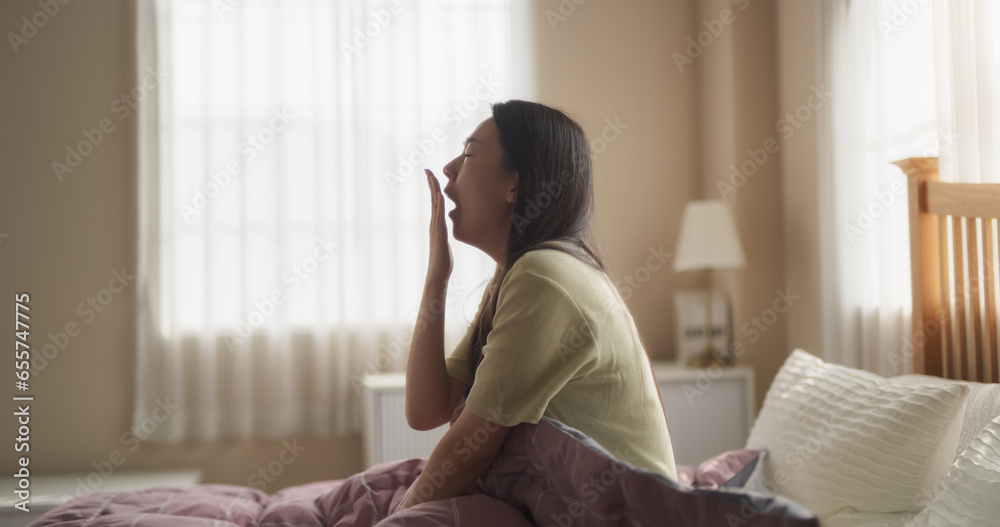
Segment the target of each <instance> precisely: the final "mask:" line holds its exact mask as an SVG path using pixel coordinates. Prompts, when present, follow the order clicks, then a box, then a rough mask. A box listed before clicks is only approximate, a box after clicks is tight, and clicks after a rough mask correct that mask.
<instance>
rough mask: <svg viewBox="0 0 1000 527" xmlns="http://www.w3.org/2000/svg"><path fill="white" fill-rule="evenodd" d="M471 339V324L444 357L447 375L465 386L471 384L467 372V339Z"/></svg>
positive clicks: (470, 375)
mask: <svg viewBox="0 0 1000 527" xmlns="http://www.w3.org/2000/svg"><path fill="white" fill-rule="evenodd" d="M470 340H472V325H471V324H470V325H469V330H468V331H466V332H465V336H464V337H462V340H460V341H459V342H458V345H457V346H455V349H453V350H452V351H451V354H450V355H448V356H447V357H445V358H444V365H445V368H446V369H447V370H448V376H449V377H451V378H452V379H455V380H458V381H461V382H462V383H463V384H465V385H466V386H472V374H471V373H469V341H470Z"/></svg>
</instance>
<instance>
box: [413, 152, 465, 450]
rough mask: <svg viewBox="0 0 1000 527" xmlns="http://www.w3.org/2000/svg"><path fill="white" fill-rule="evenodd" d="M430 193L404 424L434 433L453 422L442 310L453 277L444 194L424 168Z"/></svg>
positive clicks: (450, 384)
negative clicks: (427, 250)
mask: <svg viewBox="0 0 1000 527" xmlns="http://www.w3.org/2000/svg"><path fill="white" fill-rule="evenodd" d="M425 172H426V173H427V184H428V186H429V187H430V191H431V225H430V253H429V254H430V257H429V260H428V262H427V279H426V281H425V283H424V295H423V298H422V299H421V300H420V312H419V313H418V315H417V323H416V326H415V327H414V329H413V338H412V339H411V340H410V355H409V357H407V359H406V422H407V423H409V425H410V427H411V428H414V429H416V430H431V429H432V428H436V427H438V426H440V425H442V424H444V423H447V422H448V421H450V420H451V414H452V410H454V402H452V403H451V406H450V407H449V406H448V404H449V401H452V400H453V397H452V393H453V392H454V391H455V390H454V387H453V385H452V383H453V382H457V381H450V377H448V369H447V368H446V367H445V362H444V306H445V300H446V297H447V296H448V278H449V277H451V270H452V265H453V264H452V258H451V246H450V245H449V244H448V228H447V226H446V225H445V220H444V196H442V194H441V187H440V186H439V185H438V181H437V178H435V177H434V174H433V173H431V171H430V170H426V169H425Z"/></svg>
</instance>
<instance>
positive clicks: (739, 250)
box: [674, 200, 745, 368]
mask: <svg viewBox="0 0 1000 527" xmlns="http://www.w3.org/2000/svg"><path fill="white" fill-rule="evenodd" d="M744 263H745V260H744V257H743V247H742V246H741V245H740V238H739V235H738V234H737V233H736V224H735V223H734V222H733V216H732V214H730V212H729V208H728V207H726V204H725V203H723V202H722V201H721V200H704V201H690V202H688V204H687V205H685V207H684V217H683V218H682V219H681V233H680V237H679V238H678V239H677V250H676V251H674V271H694V270H708V271H712V270H715V269H737V268H740V267H743V265H744ZM706 290H707V295H706V297H705V349H704V351H702V352H701V353H700V354H698V355H695V356H693V357H691V359H690V360H689V361H688V366H690V367H692V368H708V367H709V366H712V365H718V366H722V367H724V368H727V367H729V366H732V365H733V364H732V363H733V360H731V359H728V360H723V359H724V358H725V357H724V356H723V355H722V354H721V353H720V352H718V351H717V350H716V349H715V348H714V346H712V331H711V328H712V304H713V302H712V273H709V274H708V286H707V287H706Z"/></svg>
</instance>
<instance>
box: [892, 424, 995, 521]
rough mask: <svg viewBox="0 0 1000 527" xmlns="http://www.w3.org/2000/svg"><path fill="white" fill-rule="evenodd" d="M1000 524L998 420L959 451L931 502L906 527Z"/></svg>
mask: <svg viewBox="0 0 1000 527" xmlns="http://www.w3.org/2000/svg"><path fill="white" fill-rule="evenodd" d="M998 521H1000V417H997V418H996V419H994V420H993V421H991V422H990V423H989V424H988V425H987V426H986V428H984V429H983V430H982V432H981V433H980V434H979V435H978V436H976V437H975V438H974V439H973V440H972V441H971V442H970V443H969V447H968V448H967V449H966V450H965V452H962V455H961V456H959V457H958V460H956V461H955V464H954V465H952V467H951V470H949V471H948V476H947V477H945V479H944V484H943V485H942V486H941V490H940V491H939V492H938V493H937V494H935V496H934V501H932V502H931V503H930V505H928V506H927V508H925V509H924V510H923V511H921V512H920V514H918V515H917V516H916V517H914V518H913V520H912V521H911V522H909V523H907V524H906V525H907V527H911V526H912V527H926V526H934V527H937V526H941V527H945V526H951V525H997V522H998Z"/></svg>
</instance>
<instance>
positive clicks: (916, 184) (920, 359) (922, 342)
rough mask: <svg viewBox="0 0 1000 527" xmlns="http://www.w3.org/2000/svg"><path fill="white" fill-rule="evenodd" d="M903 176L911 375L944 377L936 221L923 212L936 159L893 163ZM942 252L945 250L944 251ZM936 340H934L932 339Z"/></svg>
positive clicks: (944, 321) (944, 330)
mask: <svg viewBox="0 0 1000 527" xmlns="http://www.w3.org/2000/svg"><path fill="white" fill-rule="evenodd" d="M893 164H894V165H896V166H898V167H899V168H901V169H902V170H903V172H904V173H906V176H907V179H908V180H909V181H908V185H907V187H908V191H909V192H908V196H909V197H908V202H909V223H910V276H911V283H912V291H913V328H912V331H911V334H910V339H911V344H912V346H913V372H914V373H921V374H924V375H934V376H936V377H944V376H945V375H944V373H945V372H944V370H945V361H944V355H943V354H942V342H944V340H945V339H946V338H950V336H949V335H948V332H947V326H948V323H949V320H948V319H947V318H945V317H943V316H941V315H942V304H941V301H942V294H941V293H942V290H941V288H942V286H947V284H942V283H941V279H940V277H941V261H940V258H939V254H940V251H939V249H940V237H939V231H938V220H937V218H935V217H934V215H931V214H921V212H922V211H927V182H929V181H938V179H939V176H938V158H936V157H909V158H906V159H901V160H899V161H894V162H893ZM945 250H946V252H947V249H946V248H945ZM935 337H936V338H935Z"/></svg>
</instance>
